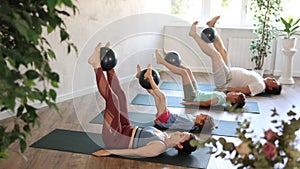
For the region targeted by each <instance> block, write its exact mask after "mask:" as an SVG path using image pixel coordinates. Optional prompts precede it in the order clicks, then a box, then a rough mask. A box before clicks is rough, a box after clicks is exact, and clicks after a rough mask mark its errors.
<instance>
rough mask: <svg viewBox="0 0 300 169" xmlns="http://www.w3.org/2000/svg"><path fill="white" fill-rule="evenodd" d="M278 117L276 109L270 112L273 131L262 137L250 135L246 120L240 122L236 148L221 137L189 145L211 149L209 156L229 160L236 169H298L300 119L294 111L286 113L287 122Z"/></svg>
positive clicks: (299, 161) (265, 132) (266, 131)
mask: <svg viewBox="0 0 300 169" xmlns="http://www.w3.org/2000/svg"><path fill="white" fill-rule="evenodd" d="M279 114H280V113H278V112H277V110H276V109H273V110H272V114H271V123H272V124H274V128H272V129H271V128H270V129H268V130H265V131H264V135H263V136H258V137H257V136H256V135H254V134H253V133H254V131H253V130H252V129H250V121H249V120H247V119H246V120H244V121H243V122H240V123H239V128H237V130H236V133H237V135H238V139H239V140H240V142H241V143H240V144H239V145H235V144H234V143H233V142H227V141H226V139H225V138H224V137H220V138H218V139H215V138H210V139H208V140H206V141H204V142H199V141H194V142H192V144H193V145H200V146H205V145H212V146H213V147H214V149H213V151H212V152H211V153H212V154H216V157H221V158H223V159H227V160H230V162H231V163H232V164H233V165H236V166H237V167H238V169H243V168H252V169H254V168H256V169H260V168H264V169H274V168H275V169H276V168H280V169H282V168H291V169H296V168H300V149H299V144H300V140H299V139H300V138H299V136H298V138H297V134H296V132H300V117H299V116H298V117H297V113H295V112H294V111H289V112H287V117H288V120H281V119H282V118H281V117H280V116H279ZM298 135H299V134H298ZM297 146H298V147H297Z"/></svg>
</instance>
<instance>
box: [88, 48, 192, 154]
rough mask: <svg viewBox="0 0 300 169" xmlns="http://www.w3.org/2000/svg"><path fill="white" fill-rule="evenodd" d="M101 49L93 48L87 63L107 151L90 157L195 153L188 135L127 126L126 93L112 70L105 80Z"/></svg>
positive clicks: (190, 135) (99, 151)
mask: <svg viewBox="0 0 300 169" xmlns="http://www.w3.org/2000/svg"><path fill="white" fill-rule="evenodd" d="M106 47H109V43H107V44H106ZM100 49H101V43H99V44H98V45H97V46H96V48H95V50H94V53H93V54H92V56H91V57H90V58H89V60H88V62H89V64H91V65H92V67H93V68H94V70H95V74H96V81H97V86H98V91H99V93H100V94H101V96H102V97H103V98H104V99H105V104H106V107H105V111H104V124H103V128H102V139H103V142H104V144H105V148H108V149H101V150H98V151H96V152H94V153H93V155H94V156H97V157H102V156H109V155H120V156H134V157H154V156H158V155H160V154H162V153H164V152H165V151H166V150H167V149H168V148H176V149H177V150H178V151H179V153H186V154H190V153H191V152H193V151H195V150H196V149H197V147H193V146H191V145H190V141H191V140H195V139H196V136H195V135H193V134H191V133H188V132H174V133H170V134H167V133H165V132H163V131H161V130H158V129H156V128H155V127H153V126H149V127H144V128H140V127H136V126H132V125H130V121H129V119H128V108H127V101H126V95H125V92H124V90H123V89H122V87H121V84H120V81H119V79H118V77H117V75H116V73H115V70H114V69H111V70H108V71H107V72H106V77H105V74H104V72H103V69H102V66H101V63H100V56H99V55H100V54H99V53H100Z"/></svg>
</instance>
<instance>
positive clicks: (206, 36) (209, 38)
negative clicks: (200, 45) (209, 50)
mask: <svg viewBox="0 0 300 169" xmlns="http://www.w3.org/2000/svg"><path fill="white" fill-rule="evenodd" d="M201 38H202V39H203V40H204V41H205V42H206V43H212V42H214V41H215V40H216V32H215V29H214V28H212V27H207V28H204V29H203V30H202V31H201Z"/></svg>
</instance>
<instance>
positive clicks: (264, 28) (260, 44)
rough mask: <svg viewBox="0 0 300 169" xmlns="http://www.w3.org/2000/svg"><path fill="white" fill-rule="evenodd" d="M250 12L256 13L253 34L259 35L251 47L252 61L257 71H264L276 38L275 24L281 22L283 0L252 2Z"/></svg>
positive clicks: (256, 0)
mask: <svg viewBox="0 0 300 169" xmlns="http://www.w3.org/2000/svg"><path fill="white" fill-rule="evenodd" d="M250 10H251V11H252V12H253V13H254V16H253V19H254V24H253V26H254V27H255V28H254V30H253V32H254V33H255V34H256V35H257V38H256V39H254V40H252V41H251V45H250V50H251V52H252V55H253V56H252V58H251V61H252V62H254V63H255V69H262V67H263V65H264V62H265V58H266V57H267V56H268V55H269V54H271V46H272V40H273V39H275V37H276V36H275V32H276V31H277V28H276V26H275V25H274V24H275V23H276V22H278V21H279V16H280V12H281V11H282V7H281V0H251V5H250Z"/></svg>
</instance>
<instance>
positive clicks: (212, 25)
mask: <svg viewBox="0 0 300 169" xmlns="http://www.w3.org/2000/svg"><path fill="white" fill-rule="evenodd" d="M220 17H221V16H220V15H219V16H215V17H213V18H212V19H211V20H210V21H208V22H206V24H207V26H209V27H213V28H214V27H215V24H216V22H217V21H218V20H219V19H220Z"/></svg>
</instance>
